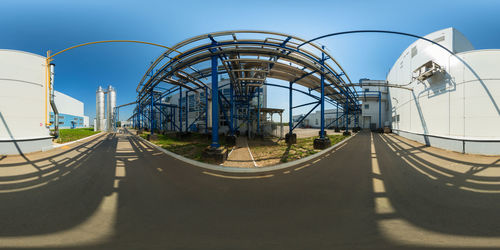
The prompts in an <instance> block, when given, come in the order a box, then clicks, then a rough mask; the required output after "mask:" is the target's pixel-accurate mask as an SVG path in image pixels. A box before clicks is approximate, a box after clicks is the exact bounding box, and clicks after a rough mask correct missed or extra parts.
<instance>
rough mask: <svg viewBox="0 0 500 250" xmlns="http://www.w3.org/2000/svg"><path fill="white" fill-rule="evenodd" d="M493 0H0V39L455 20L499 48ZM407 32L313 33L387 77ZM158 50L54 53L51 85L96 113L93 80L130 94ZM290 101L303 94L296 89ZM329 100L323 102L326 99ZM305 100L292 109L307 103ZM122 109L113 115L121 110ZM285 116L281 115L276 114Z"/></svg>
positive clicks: (339, 54)
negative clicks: (297, 92)
mask: <svg viewBox="0 0 500 250" xmlns="http://www.w3.org/2000/svg"><path fill="white" fill-rule="evenodd" d="M499 10H500V1H494V0H490V1H481V0H475V1H470V0H468V1H439V0H433V1H425V0H420V1H401V0H400V1H312V0H309V1H292V0H289V1H259V0H253V1H146V0H142V1H124V0H122V1H104V0H100V1H93V0H85V1H76V0H75V1H67V0H59V1H52V0H44V1H38V0H36V1H23V0H14V1H11V0H2V1H1V2H0V48H2V49H16V50H23V51H28V52H32V53H36V54H40V55H45V54H46V51H47V50H49V49H50V50H52V51H59V50H62V49H64V48H66V47H69V46H72V45H75V44H79V43H84V42H89V41H97V40H111V39H130V40H142V41H149V42H154V43H159V44H163V45H167V46H170V45H173V44H175V43H177V42H179V41H181V40H183V39H186V38H189V37H192V36H195V35H199V34H203V33H208V32H213V31H221V30H233V29H259V30H270V31H278V32H283V33H289V34H292V35H296V36H299V37H302V38H305V39H310V38H314V37H317V36H320V35H324V34H327V33H333V32H339V31H346V30H354V29H386V30H394V31H402V32H408V33H413V34H417V35H426V34H428V33H431V32H433V31H436V30H439V29H443V28H447V27H455V28H457V29H458V30H459V31H461V32H462V33H463V34H464V35H465V36H466V37H467V38H468V39H469V40H470V41H471V42H472V44H473V45H474V46H475V48H476V49H500V25H499V24H500V17H499ZM413 41H414V39H412V38H406V37H399V36H394V35H380V34H356V35H346V36H342V37H335V38H328V39H324V40H321V41H319V43H321V44H323V45H325V46H326V47H327V48H328V49H329V50H330V52H331V53H332V55H333V56H334V57H335V58H336V59H337V60H338V61H339V62H340V64H341V65H342V66H343V67H344V69H345V70H346V72H347V73H348V74H349V76H350V77H351V79H352V80H353V81H355V82H357V80H359V79H360V78H365V77H366V78H370V79H385V76H386V74H387V72H388V70H389V69H390V68H391V67H392V64H393V63H394V61H395V60H396V59H397V58H398V57H399V55H400V53H401V52H402V51H403V50H404V49H405V48H406V47H408V45H409V44H410V43H412V42H413ZM162 51H163V50H162V49H161V48H156V47H150V46H145V45H136V44H101V45H93V46H88V47H82V48H79V49H76V50H72V51H70V52H68V53H65V54H61V55H59V56H57V57H56V58H55V59H56V60H55V63H56V78H55V85H56V89H57V90H58V91H61V92H63V93H66V94H68V95H70V96H73V97H75V98H77V99H79V100H81V101H83V102H84V103H85V114H86V115H88V116H90V117H91V118H93V117H94V116H95V90H96V88H97V86H98V85H105V86H107V85H108V84H111V85H113V86H115V87H116V89H117V103H118V105H119V104H124V103H128V102H131V101H134V100H135V96H136V93H135V89H136V86H137V83H138V81H139V80H140V79H141V77H142V75H143V74H144V72H145V70H146V69H147V66H148V65H149V63H150V62H151V61H152V60H154V58H156V57H157V56H158V55H159V54H160V53H161V52H162ZM280 91H283V90H277V89H272V88H271V89H269V93H270V95H273V96H284V98H285V99H279V98H273V99H271V98H269V99H268V106H269V107H276V108H279V107H281V108H286V106H287V102H288V100H287V95H276V94H279V93H280ZM296 98H297V99H296V100H294V102H295V103H297V104H298V103H302V102H308V101H309V100H308V99H307V97H301V96H300V95H297V97H296ZM327 108H328V107H327ZM306 111H307V110H306V108H304V109H301V110H298V112H297V113H302V112H306ZM130 115H131V109H130V108H129V109H124V110H122V111H121V113H120V118H121V119H124V118H128V117H129V116H130ZM284 120H288V115H286V116H285V117H284Z"/></svg>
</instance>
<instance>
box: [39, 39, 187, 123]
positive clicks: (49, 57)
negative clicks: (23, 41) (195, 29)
mask: <svg viewBox="0 0 500 250" xmlns="http://www.w3.org/2000/svg"><path fill="white" fill-rule="evenodd" d="M98 43H141V44H147V45H153V46H158V47H162V48H165V49H168V50H172V51H175V52H177V53H179V54H180V52H179V51H177V50H175V49H172V48H170V47H167V46H164V45H161V44H157V43H150V42H143V41H135V40H106V41H96V42H88V43H82V44H78V45H75V46H72V47H69V48H66V49H63V50H61V51H59V52H57V53H55V54H53V55H50V50H49V51H47V58H46V59H45V63H46V65H45V125H46V126H50V125H51V123H49V122H47V116H48V112H47V111H48V110H47V101H48V100H47V96H48V93H47V85H49V84H50V62H51V61H52V60H53V59H52V58H53V57H54V56H57V55H59V54H61V53H63V52H66V51H68V50H71V49H75V48H78V47H82V46H87V45H92V44H98ZM178 56H179V55H177V56H176V57H174V58H177V57H178ZM49 88H50V86H49ZM49 91H50V89H49Z"/></svg>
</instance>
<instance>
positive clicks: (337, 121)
mask: <svg viewBox="0 0 500 250" xmlns="http://www.w3.org/2000/svg"><path fill="white" fill-rule="evenodd" d="M336 104H337V120H336V121H335V122H336V123H337V128H338V127H339V103H338V102H336Z"/></svg>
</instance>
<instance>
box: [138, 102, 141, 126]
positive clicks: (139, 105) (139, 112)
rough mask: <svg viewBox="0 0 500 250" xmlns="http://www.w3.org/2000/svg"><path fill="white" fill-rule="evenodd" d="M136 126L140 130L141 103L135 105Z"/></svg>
mask: <svg viewBox="0 0 500 250" xmlns="http://www.w3.org/2000/svg"><path fill="white" fill-rule="evenodd" d="M137 125H138V128H139V129H140V128H141V103H140V102H139V103H138V104H137Z"/></svg>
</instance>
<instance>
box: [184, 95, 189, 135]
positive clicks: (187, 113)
mask: <svg viewBox="0 0 500 250" xmlns="http://www.w3.org/2000/svg"><path fill="white" fill-rule="evenodd" d="M188 94H189V91H186V97H185V99H186V101H185V103H186V105H185V107H186V112H184V113H185V114H184V116H186V132H189V130H188V129H189V128H188V126H189V120H188V117H189V104H188V99H189V98H188V97H189V95H188Z"/></svg>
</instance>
